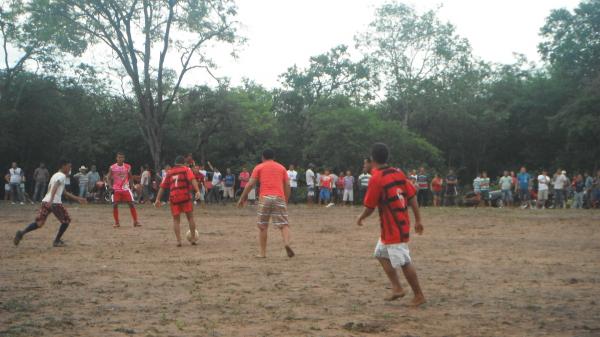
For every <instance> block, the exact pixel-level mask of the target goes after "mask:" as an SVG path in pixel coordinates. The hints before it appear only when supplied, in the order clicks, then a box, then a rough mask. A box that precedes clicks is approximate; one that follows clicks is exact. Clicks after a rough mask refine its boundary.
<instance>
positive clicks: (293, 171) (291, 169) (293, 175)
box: [242, 164, 298, 205]
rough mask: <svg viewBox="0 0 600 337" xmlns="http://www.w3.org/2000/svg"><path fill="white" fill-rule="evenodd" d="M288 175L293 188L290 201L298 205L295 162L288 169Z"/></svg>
mask: <svg viewBox="0 0 600 337" xmlns="http://www.w3.org/2000/svg"><path fill="white" fill-rule="evenodd" d="M287 175H288V178H289V179H290V188H291V189H292V190H291V192H290V193H291V194H290V200H289V201H288V203H289V202H293V203H294V205H296V204H297V203H298V201H297V200H296V191H298V172H296V169H295V167H294V165H293V164H290V166H289V168H288V170H287ZM242 190H243V188H242Z"/></svg>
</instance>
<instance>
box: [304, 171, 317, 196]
mask: <svg viewBox="0 0 600 337" xmlns="http://www.w3.org/2000/svg"><path fill="white" fill-rule="evenodd" d="M314 168H315V165H313V164H308V170H306V187H307V194H306V201H307V203H308V204H309V205H310V204H312V203H314V202H315V181H316V180H315V179H316V176H315V171H313V170H314Z"/></svg>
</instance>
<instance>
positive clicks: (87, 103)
mask: <svg viewBox="0 0 600 337" xmlns="http://www.w3.org/2000/svg"><path fill="white" fill-rule="evenodd" d="M213 2H214V3H217V4H222V5H223V6H225V7H218V8H217V9H216V11H217V12H218V13H219V14H218V15H220V19H219V20H220V21H218V22H217V23H215V24H216V25H218V24H225V23H228V22H230V21H231V20H232V18H233V16H235V11H234V10H233V9H232V8H234V7H232V6H233V5H232V4H231V1H213ZM55 3H56V4H58V5H60V4H63V5H66V4H69V3H72V4H76V5H79V6H81V8H79V10H80V11H85V10H89V11H92V12H93V11H100V10H102V8H101V7H98V8H88V7H86V6H88V5H86V2H79V1H58V2H55ZM90 3H95V2H90ZM98 3H99V4H102V3H103V1H98ZM123 3H127V2H123ZM132 3H137V2H132ZM140 3H141V4H147V2H145V1H141V2H140ZM150 3H151V2H150ZM165 3H167V5H166V6H167V7H165V8H161V10H163V11H166V12H161V13H162V14H161V15H166V16H167V17H168V15H169V10H170V8H171V7H173V6H175V7H173V8H176V6H177V5H178V2H177V1H173V0H171V1H167V2H165ZM181 3H182V4H183V3H184V2H183V1H182V2H181ZM190 3H192V2H190ZM40 4H41V2H40V1H31V2H26V1H16V0H13V1H9V2H6V5H2V6H3V7H2V9H1V11H0V28H1V30H0V31H1V32H2V37H1V38H2V39H3V42H5V43H4V46H5V48H4V52H5V53H8V50H7V47H6V46H7V45H9V46H11V48H15V49H18V50H20V51H21V52H22V55H23V57H24V59H19V60H17V62H16V63H14V64H9V63H8V62H6V63H5V65H4V67H3V69H2V70H1V72H0V90H1V92H0V120H2V127H1V132H0V158H2V160H1V163H0V169H2V171H4V170H5V169H6V168H7V167H8V165H9V164H10V162H11V161H13V160H14V161H18V162H19V163H20V164H21V166H22V167H24V168H25V169H26V170H27V171H28V173H31V172H32V171H33V169H34V168H35V167H36V166H37V164H38V163H39V162H40V161H45V162H47V163H48V164H50V165H52V164H54V163H55V162H56V161H57V160H58V159H59V157H69V158H72V160H73V161H74V164H76V165H80V164H85V165H87V166H89V165H91V164H97V165H98V166H99V167H100V168H101V169H102V168H106V167H107V165H108V164H109V162H110V161H111V160H112V158H113V155H114V153H115V151H116V150H123V151H125V152H127V155H128V160H129V161H131V162H132V163H133V164H134V165H137V166H139V165H142V164H150V165H151V166H152V165H153V164H154V166H156V160H157V158H158V157H157V155H158V156H159V157H160V161H161V162H163V163H164V162H169V161H171V160H172V159H173V158H174V156H175V155H176V154H182V153H187V152H192V153H194V154H195V157H196V158H197V159H200V160H202V161H205V160H210V161H211V162H212V163H213V164H215V165H218V166H219V167H226V166H230V167H233V168H239V167H240V166H242V165H253V164H254V163H255V162H256V161H257V160H258V158H259V154H260V151H261V150H262V149H263V148H265V147H272V148H274V149H275V150H276V151H277V154H278V158H279V159H280V160H281V161H283V162H285V163H295V164H298V165H300V166H304V165H306V164H307V163H309V162H314V163H316V164H318V165H322V166H329V167H332V168H337V169H345V168H350V169H353V170H355V171H356V170H357V169H359V168H360V165H361V162H362V158H364V157H366V156H367V153H368V147H369V145H370V144H372V143H373V142H376V141H383V142H386V143H388V144H389V145H390V146H391V149H392V155H393V161H394V162H395V163H396V164H398V165H400V166H402V167H404V168H414V167H416V166H419V165H425V166H428V167H432V168H435V169H437V170H440V171H445V170H446V169H447V167H454V168H456V169H457V170H458V172H459V173H460V174H461V175H462V176H464V177H468V176H470V175H473V174H474V173H475V172H476V171H479V170H484V169H485V170H488V171H489V172H490V173H491V174H492V175H495V174H498V173H500V171H501V170H503V169H505V168H510V169H516V168H517V166H519V165H527V166H528V167H530V168H531V169H534V170H535V169H540V168H542V167H545V168H556V167H561V168H566V169H568V170H574V169H576V170H592V169H596V168H598V167H599V166H600V146H598V145H597V144H598V139H600V137H599V136H600V0H588V1H583V2H582V3H581V4H580V5H579V7H578V8H577V9H575V11H573V12H569V11H567V10H563V9H561V10H556V11H553V12H552V13H551V15H550V16H549V17H548V19H547V21H546V24H545V25H544V26H543V27H542V28H541V31H540V34H541V36H542V37H543V42H542V43H541V44H540V46H539V50H540V53H541V55H542V58H543V60H544V64H543V66H541V67H538V66H535V65H531V64H530V63H528V62H527V60H525V59H524V58H522V57H521V58H519V59H517V60H516V61H515V63H514V64H508V65H498V64H490V63H486V62H484V61H482V60H478V59H476V58H475V57H473V56H472V54H471V49H470V46H469V43H468V41H467V40H465V39H463V38H461V37H459V36H457V34H456V33H455V30H454V27H453V26H452V25H451V24H449V23H444V22H440V20H439V19H438V18H437V17H436V13H435V12H434V11H431V12H426V13H423V14H419V13H417V12H415V10H414V9H413V8H411V7H408V6H406V5H403V4H400V3H396V2H390V3H388V4H386V5H385V6H383V7H381V8H380V9H378V10H377V16H376V18H375V20H374V22H373V24H372V25H371V26H370V27H369V30H368V31H366V32H364V33H362V34H359V35H357V39H356V40H357V47H358V50H361V51H363V53H364V54H363V55H364V57H363V58H362V59H360V60H358V61H357V60H355V59H354V58H352V57H351V56H350V53H349V51H348V47H347V46H336V47H334V48H332V49H331V50H330V51H327V52H325V53H323V54H322V55H317V56H314V57H312V58H311V59H310V63H309V65H308V66H307V67H306V68H304V69H302V68H298V67H297V66H292V67H290V68H289V69H288V71H287V72H285V73H284V74H282V76H281V87H280V88H276V89H274V90H268V89H266V88H264V87H262V86H260V85H258V84H256V83H253V82H252V81H246V82H245V83H244V84H243V85H241V86H238V87H232V86H229V85H227V82H226V81H225V82H220V83H221V85H219V86H218V87H216V88H212V87H206V86H198V87H189V88H180V89H177V90H174V88H175V87H174V86H175V85H179V83H178V82H177V76H172V75H173V74H171V75H169V71H167V70H165V76H164V77H161V79H160V81H163V82H164V84H160V85H161V86H164V87H165V88H164V90H165V92H168V93H174V98H173V100H172V103H171V101H170V100H166V101H161V102H159V101H157V100H156V99H161V100H162V99H163V98H162V97H160V94H159V92H158V91H157V85H159V84H158V83H157V82H156V81H155V80H156V78H154V77H155V76H156V75H157V74H153V73H150V72H149V73H148V74H146V75H145V76H141V77H140V78H138V81H139V83H138V84H137V85H140V86H141V87H140V88H139V90H141V91H138V92H136V90H138V89H136V88H135V86H136V83H135V81H133V80H131V79H130V82H133V84H131V85H132V88H130V89H131V90H129V91H128V90H124V91H123V93H122V94H115V90H112V88H111V86H110V85H109V84H107V83H105V82H103V80H102V78H104V76H102V74H101V73H97V72H96V71H95V70H94V69H93V68H90V67H88V66H81V67H79V68H77V69H63V67H62V65H61V63H60V58H61V57H62V55H64V53H71V54H78V53H81V52H82V51H83V50H84V49H85V48H86V45H85V42H83V41H81V40H80V39H79V38H80V37H79V36H78V35H73V34H72V35H73V36H70V35H65V36H62V35H60V34H56V31H57V29H58V28H60V27H63V26H65V25H68V22H67V21H64V20H66V19H68V15H69V14H68V13H66V12H64V11H66V9H64V8H63V12H60V11H61V8H54V10H55V11H57V12H58V13H59V14H61V15H62V16H60V17H56V20H54V21H52V20H46V21H45V22H42V21H43V20H42V19H40V15H39V11H38V9H37V8H38V7H39V6H40ZM36 6H37V7H36ZM144 8H146V7H144V6H142V7H140V10H143V9H144ZM195 9H196V10H198V11H200V12H198V13H195V15H197V16H199V17H202V18H210V14H207V13H205V12H202V11H203V10H204V11H206V10H207V9H206V8H204V9H203V7H199V8H195ZM131 10H132V11H135V10H137V9H136V7H131ZM65 13H66V14H65ZM177 13H179V14H181V12H177ZM177 13H176V14H177ZM109 14H110V13H106V18H105V19H106V20H108V18H109V17H110V16H109ZM173 15H175V14H173ZM17 16H18V17H19V20H18V21H15V17H17ZM50 17H52V16H50ZM59 18H62V19H59ZM135 18H138V19H140V20H143V18H144V14H143V13H133V14H132V18H131V20H135ZM182 20H183V19H182ZM206 20H208V19H206ZM211 20H214V18H212V19H211ZM48 21H50V22H48ZM15 22H19V24H18V25H17V24H15ZM107 22H108V24H110V22H109V21H107ZM178 22H179V21H178ZM207 22H208V21H207ZM96 24H99V23H96ZM178 24H179V25H180V29H184V28H185V27H187V26H185V24H186V23H185V21H181V22H179V23H178ZM77 27H78V29H80V30H82V31H86V32H87V33H86V34H90V35H92V36H95V40H101V38H102V35H99V33H98V32H97V31H95V30H94V29H96V28H98V27H92V26H90V23H89V22H87V21H85V20H83V21H80V22H77ZM86 29H87V30H86ZM185 29H189V30H191V31H193V32H200V33H199V34H200V35H202V34H204V33H202V32H205V31H206V30H209V29H216V30H217V31H218V32H215V33H214V34H218V33H219V34H221V33H222V34H223V35H222V36H218V37H217V38H218V39H222V40H227V41H236V40H238V38H237V37H236V36H235V30H234V29H229V30H227V31H219V27H217V26H214V27H200V26H198V27H196V26H194V27H187V28H185ZM163 30H164V29H163ZM44 32H45V33H44ZM113 33H114V34H116V35H115V36H116V38H117V39H118V38H119V37H118V36H119V34H118V32H112V33H111V34H113ZM163 33H164V32H163ZM94 34H96V35H94ZM153 34H157V35H156V36H153V37H152V39H153V40H152V41H153V43H155V42H156V41H161V39H160V38H161V36H162V37H164V35H160V32H156V31H153ZM92 41H93V40H92ZM131 61H132V60H130V61H129V62H131ZM28 62H30V63H31V62H34V63H36V64H38V65H40V68H39V69H46V71H43V70H40V71H32V70H31V69H30V68H27V67H25V65H26V64H28ZM160 64H162V63H160ZM48 69H51V70H52V71H48ZM130 75H131V74H130ZM146 76H147V77H146ZM153 76H154V77H153ZM145 90H147V93H148V95H150V96H151V97H150V96H147V95H145V94H144V91H145ZM161 90H163V89H161ZM149 97H150V98H149ZM152 97H154V98H152ZM142 104H146V105H147V104H150V105H152V104H156V105H155V106H154V105H153V106H151V107H149V106H145V107H144V106H141V105H142ZM158 104H163V105H168V106H169V111H168V112H169V113H167V110H165V107H164V106H158ZM157 109H158V110H157ZM153 114H155V115H153ZM153 116H158V117H157V119H154V117H153ZM149 121H150V122H152V123H154V122H156V121H161V124H160V126H159V127H158V128H156V126H151V125H150V126H149V124H148V123H149ZM149 127H150V128H155V129H156V130H157V131H156V132H158V134H157V137H159V139H158V143H157V142H156V139H155V140H152V139H149V133H148V132H149V130H150V129H149ZM150 138H151V137H150ZM152 142H154V143H152ZM157 144H159V146H160V151H158V154H157V153H153V152H156V148H155V146H157Z"/></svg>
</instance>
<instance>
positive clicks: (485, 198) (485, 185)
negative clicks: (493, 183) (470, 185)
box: [479, 171, 490, 206]
mask: <svg viewBox="0 0 600 337" xmlns="http://www.w3.org/2000/svg"><path fill="white" fill-rule="evenodd" d="M479 188H480V189H481V201H482V203H483V205H484V206H488V202H489V200H490V177H488V175H487V172H486V171H483V172H481V180H480V183H479Z"/></svg>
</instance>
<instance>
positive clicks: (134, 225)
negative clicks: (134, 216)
mask: <svg viewBox="0 0 600 337" xmlns="http://www.w3.org/2000/svg"><path fill="white" fill-rule="evenodd" d="M133 227H142V224H141V223H139V222H138V221H136V222H134V223H133Z"/></svg>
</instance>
